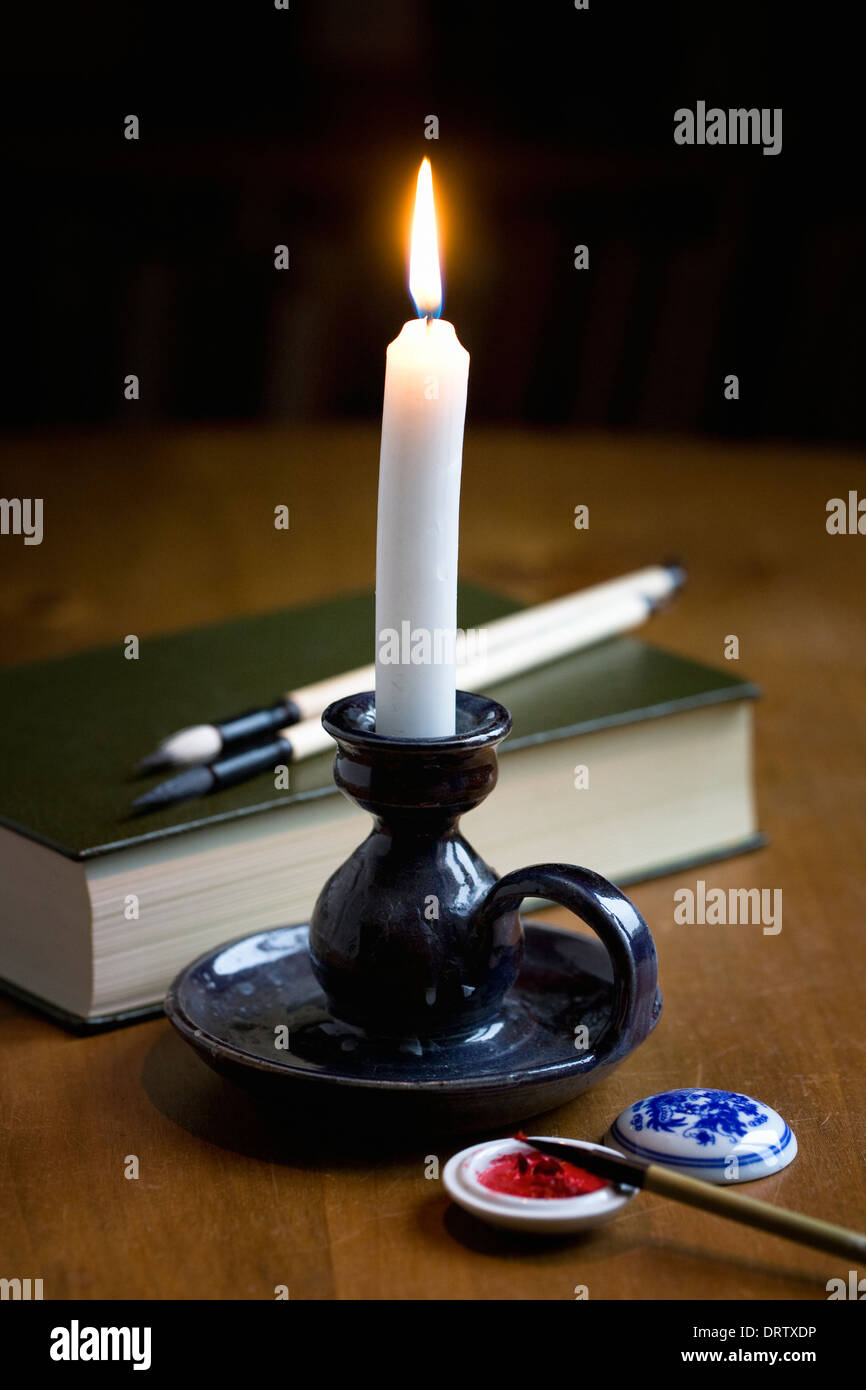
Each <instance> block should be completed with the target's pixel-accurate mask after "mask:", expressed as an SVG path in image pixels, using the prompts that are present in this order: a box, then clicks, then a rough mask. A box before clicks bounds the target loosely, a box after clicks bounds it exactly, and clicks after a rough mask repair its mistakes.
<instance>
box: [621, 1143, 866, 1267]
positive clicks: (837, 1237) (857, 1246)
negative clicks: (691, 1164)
mask: <svg viewBox="0 0 866 1390" xmlns="http://www.w3.org/2000/svg"><path fill="white" fill-rule="evenodd" d="M643 1186H644V1191H646V1192H657V1193H658V1194H659V1196H661V1197H669V1198H671V1199H672V1200H673V1201H675V1202H685V1203H687V1204H688V1205H689V1206H691V1207H700V1208H701V1210H702V1211H711V1212H714V1213H715V1215H716V1216H725V1217H727V1218H728V1220H729V1221H739V1222H741V1223H742V1224H743V1225H744V1226H756V1227H757V1228H758V1229H759V1230H762V1231H772V1232H773V1234H774V1235H777V1236H784V1237H785V1238H786V1239H787V1240H797V1241H799V1242H800V1243H801V1245H814V1246H815V1247H816V1249H818V1250H827V1251H829V1252H830V1254H831V1255H843V1256H845V1257H846V1258H851V1259H855V1260H861V1261H862V1260H864V1259H866V1236H863V1235H860V1234H859V1232H857V1231H849V1230H847V1229H846V1228H845V1227H844V1226H834V1225H833V1224H832V1223H831V1222H829V1221H819V1220H818V1219H817V1218H816V1217H814V1216H801V1215H800V1213H799V1212H796V1211H788V1210H787V1208H786V1207H774V1206H773V1205H772V1204H771V1203H770V1202H759V1201H758V1200H757V1199H756V1198H755V1197H744V1196H743V1195H742V1194H741V1193H739V1192H732V1191H731V1190H730V1188H727V1187H716V1186H715V1185H714V1184H713V1183H708V1182H704V1181H702V1180H701V1179H699V1178H687V1177H685V1176H684V1175H683V1174H682V1173H675V1172H673V1171H672V1170H671V1169H670V1168H663V1167H662V1166H661V1165H660V1164H658V1163H650V1164H648V1165H647V1168H646V1176H645V1178H644V1184H643Z"/></svg>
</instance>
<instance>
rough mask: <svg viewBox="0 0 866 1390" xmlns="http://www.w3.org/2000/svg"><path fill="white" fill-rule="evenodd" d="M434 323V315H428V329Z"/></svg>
mask: <svg viewBox="0 0 866 1390" xmlns="http://www.w3.org/2000/svg"><path fill="white" fill-rule="evenodd" d="M432 322H433V315H432V314H428V315H427V327H428V328H429V327H430V325H431V323H432Z"/></svg>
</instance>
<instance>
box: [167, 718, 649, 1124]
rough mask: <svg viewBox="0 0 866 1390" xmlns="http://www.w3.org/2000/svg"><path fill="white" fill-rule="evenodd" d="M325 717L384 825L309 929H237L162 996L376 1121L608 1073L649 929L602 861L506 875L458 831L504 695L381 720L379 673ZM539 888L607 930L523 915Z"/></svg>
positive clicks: (356, 793) (275, 1079)
mask: <svg viewBox="0 0 866 1390" xmlns="http://www.w3.org/2000/svg"><path fill="white" fill-rule="evenodd" d="M322 722H323V724H324V726H325V728H326V729H327V730H328V732H329V733H330V734H332V735H333V737H334V740H335V742H336V744H337V755H336V758H335V762H334V780H335V782H336V784H337V786H338V787H339V788H340V790H341V791H343V792H344V793H345V794H346V795H347V796H348V797H350V798H351V799H352V800H353V801H355V802H357V804H358V805H359V806H361V807H363V809H364V810H366V811H368V812H370V813H371V814H372V815H373V817H374V823H373V829H372V831H371V832H370V834H369V835H368V836H367V838H366V839H365V840H364V841H363V843H362V844H361V845H359V846H358V848H357V849H356V850H355V852H354V853H353V854H352V855H351V856H350V857H349V859H347V860H346V862H345V863H344V864H343V865H341V867H340V868H339V869H337V871H336V872H335V873H334V874H332V875H331V877H330V878H329V879H328V881H327V883H326V884H325V886H324V887H323V889H322V891H321V893H320V894H319V898H318V900H317V902H316V905H315V907H314V909H313V914H312V917H311V919H310V924H309V927H307V926H306V925H304V926H297V927H286V928H282V929H280V930H277V931H271V932H264V933H259V934H258V935H256V936H249V937H244V938H241V939H240V940H239V941H236V942H234V943H232V944H230V945H228V946H225V947H221V948H219V949H218V950H217V951H215V952H211V953H209V954H208V955H206V956H203V957H202V958H201V959H200V960H198V961H196V962H195V963H194V964H193V965H191V966H189V967H188V969H187V970H185V971H183V973H182V974H181V975H180V976H178V978H177V980H175V982H174V984H173V986H172V988H171V990H170V992H169V995H168V999H167V1001H166V1012H167V1013H168V1016H169V1018H170V1019H171V1021H172V1023H173V1024H174V1025H175V1027H176V1028H177V1029H178V1031H179V1032H180V1033H181V1034H182V1036H183V1037H185V1038H186V1040H187V1041H188V1042H189V1043H190V1044H191V1045H192V1046H193V1047H194V1048H195V1049H196V1050H197V1051H198V1052H199V1053H200V1054H201V1055H202V1056H203V1057H204V1059H205V1060H206V1061H207V1062H209V1063H210V1064H211V1065H212V1066H214V1067H216V1069H217V1070H218V1071H221V1072H224V1073H225V1074H226V1075H229V1076H232V1077H233V1078H234V1079H235V1080H237V1081H240V1082H241V1083H242V1084H243V1085H246V1086H252V1087H253V1088H254V1089H259V1088H264V1089H265V1090H266V1091H268V1092H273V1093H274V1094H280V1095H282V1096H284V1097H286V1098H288V1099H290V1100H291V1102H292V1103H293V1104H294V1105H298V1106H311V1107H312V1108H313V1109H314V1110H316V1111H317V1112H318V1113H319V1115H320V1116H321V1115H323V1114H326V1113H327V1112H328V1110H329V1108H330V1107H333V1113H335V1114H339V1115H340V1117H341V1118H342V1119H343V1120H345V1118H346V1117H347V1116H348V1115H349V1114H353V1115H354V1116H355V1117H356V1119H357V1120H358V1121H360V1122H362V1123H363V1124H364V1125H367V1126H369V1125H373V1126H375V1125H379V1124H385V1123H390V1122H392V1121H395V1122H397V1123H399V1124H400V1125H402V1126H403V1127H404V1128H405V1127H413V1126H414V1125H416V1124H418V1123H422V1124H423V1125H424V1126H425V1127H426V1128H427V1129H428V1130H429V1129H430V1128H433V1129H437V1128H438V1129H452V1130H457V1131H460V1130H467V1129H475V1130H483V1129H484V1128H486V1127H489V1126H491V1125H494V1124H502V1123H511V1122H512V1121H515V1120H518V1119H523V1118H525V1117H526V1116H528V1115H533V1114H537V1113H539V1112H540V1111H542V1110H545V1109H548V1108H549V1107H551V1106H554V1105H559V1104H560V1103H561V1102H562V1101H565V1100H568V1099H570V1098H571V1097H572V1096H574V1095H577V1094H578V1093H579V1092H580V1091H582V1090H584V1089H585V1088H586V1087H587V1086H589V1085H591V1084H592V1083H593V1082H595V1081H597V1080H599V1078H600V1077H602V1076H604V1075H606V1074H607V1073H608V1072H609V1071H610V1070H611V1068H612V1067H614V1066H616V1064H617V1063H618V1062H620V1061H621V1060H622V1058H623V1057H625V1056H626V1055H627V1054H628V1053H629V1052H631V1051H632V1049H633V1048H635V1047H637V1045H638V1044H639V1043H640V1042H642V1041H643V1039H644V1038H646V1037H647V1036H648V1034H649V1033H650V1032H651V1030H652V1028H653V1027H654V1026H655V1023H656V1020H657V1019H658V1015H659V1012H660V1010H661V995H660V993H659V991H658V982H657V974H656V952H655V946H654V944H653V939H652V936H651V934H650V930H649V927H648V926H647V924H646V922H645V921H644V920H643V918H642V917H641V915H640V913H639V912H638V910H637V908H636V907H635V906H634V904H633V903H631V902H630V901H629V899H628V898H627V897H625V895H624V894H623V893H621V892H620V891H619V889H618V888H615V887H614V885H613V884H612V883H608V882H607V880H606V879H603V878H601V877H600V876H599V875H598V874H595V873H593V872H592V871H591V870H589V869H582V868H578V867H576V866H575V865H572V864H536V865H533V866H532V867H530V868H526V869H518V870H516V871H515V872H513V873H510V874H507V875H506V876H505V877H504V878H497V876H496V873H495V872H494V870H493V869H491V868H490V866H489V865H488V864H486V863H485V862H484V860H483V859H482V858H481V856H480V855H479V854H477V853H476V851H475V850H474V849H473V848H472V846H471V845H470V844H469V843H468V841H467V840H466V839H464V837H463V835H462V833H461V831H460V828H459V820H460V817H461V816H462V815H463V813H464V812H466V811H470V810H471V809H472V808H473V807H474V806H477V805H478V804H479V803H480V802H481V801H482V800H483V799H484V797H485V796H487V795H488V794H489V793H490V792H491V791H492V790H493V788H494V787H495V785H496V776H497V763H496V745H497V744H498V743H500V742H501V741H502V739H503V738H505V736H506V735H507V733H508V731H509V729H510V727H511V717H510V715H509V713H508V711H507V710H506V709H504V708H503V706H502V705H499V704H497V703H496V702H495V701H494V700H488V699H486V698H485V697H484V696H481V695H470V694H467V693H466V692H465V691H458V693H457V731H456V733H454V734H453V735H450V736H448V737H444V738H432V739H408V738H388V737H385V736H383V735H381V734H377V733H376V728H375V706H374V696H373V693H372V692H370V691H368V692H366V693H364V694H361V695H354V696H351V697H349V698H348V699H344V700H338V701H337V702H336V703H335V704H333V705H331V706H329V708H328V709H327V710H326V711H325V714H324V715H323V719H322ZM530 813H531V807H528V808H527V814H530ZM532 897H536V898H537V897H542V898H552V899H553V900H554V901H555V902H557V903H560V904H562V906H564V907H568V908H570V909H571V910H572V911H573V912H575V913H576V914H577V916H578V917H580V918H582V919H583V921H585V922H586V923H587V924H588V925H589V926H590V927H591V928H592V930H593V931H594V932H595V934H596V936H597V937H598V940H597V941H594V940H591V939H587V938H586V937H583V936H578V935H575V934H574V933H571V932H567V931H562V930H556V929H553V928H548V927H540V926H534V925H533V926H532V927H530V928H528V929H527V930H526V931H524V928H523V925H522V923H521V920H520V904H521V902H522V901H523V899H524V898H532Z"/></svg>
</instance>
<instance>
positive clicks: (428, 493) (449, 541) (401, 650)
mask: <svg viewBox="0 0 866 1390" xmlns="http://www.w3.org/2000/svg"><path fill="white" fill-rule="evenodd" d="M409 289H410V291H411V294H412V298H413V299H414V301H415V306H416V308H417V310H418V314H419V316H420V317H419V318H417V319H415V320H413V321H411V322H409V323H406V324H404V325H403V330H402V332H401V333H400V336H399V337H398V338H396V339H395V340H394V342H393V343H391V344H390V346H389V348H388V354H387V366H386V370H385V404H384V408H383V414H382V448H381V454H380V459H379V518H378V532H377V540H376V732H377V733H380V734H388V735H391V736H392V737H403V738H435V737H440V736H442V735H446V734H453V733H454V715H455V692H456V688H457V674H456V661H455V652H454V643H455V637H456V630H457V537H458V526H459V510H460V468H461V463H462V456H463V424H464V418H465V415H466V383H467V378H468V375H469V353H468V352H467V351H466V349H465V348H463V347H461V345H460V343H459V342H458V341H457V335H456V333H455V332H454V329H453V327H452V325H451V324H450V323H445V322H444V321H443V320H442V319H438V318H436V315H437V314H438V313H439V310H440V308H441V304H442V282H441V277H440V270H439V250H438V243H437V236H436V217H435V211H434V207H433V179H432V174H431V171H430V161H429V160H427V159H425V160H424V161H423V163H422V165H421V169H420V171H419V173H418V186H417V190H416V195H415V215H414V219H413V224H412V247H411V255H410V264H409Z"/></svg>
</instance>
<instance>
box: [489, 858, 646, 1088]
mask: <svg viewBox="0 0 866 1390" xmlns="http://www.w3.org/2000/svg"><path fill="white" fill-rule="evenodd" d="M530 897H535V898H550V899H552V901H553V902H555V903H558V904H559V905H561V906H562V907H567V908H569V910H570V911H571V912H574V913H575V914H576V915H577V916H578V917H579V918H580V919H581V921H583V922H585V923H586V925H587V926H588V927H591V928H592V930H593V931H594V932H595V934H596V936H597V937H598V938H599V940H600V941H601V942H602V944H603V946H604V947H605V948H606V950H607V953H608V955H609V956H610V959H611V964H612V966H613V991H614V996H613V1003H612V1007H611V1011H610V1019H609V1022H608V1025H607V1027H606V1029H605V1030H604V1032H603V1033H602V1035H601V1036H600V1037H599V1038H597V1039H596V1040H595V1043H594V1045H593V1047H592V1049H589V1048H588V1049H587V1051H586V1055H585V1057H584V1058H583V1063H584V1065H585V1067H586V1068H587V1070H589V1069H590V1068H596V1067H598V1066H599V1065H605V1066H607V1065H610V1066H613V1065H615V1064H616V1063H617V1062H618V1061H620V1059H621V1058H622V1057H623V1056H625V1054H626V1053H628V1052H630V1051H631V1050H632V1048H633V1047H634V1046H635V1040H636V1039H639V1038H644V1037H646V1035H647V1033H648V1032H649V1031H650V1029H651V1028H652V1026H653V1024H654V1023H655V1021H656V1019H657V1018H658V1015H659V1013H660V1011H661V1007H662V996H661V991H660V990H659V987H658V964H657V958H656V949H655V944H654V942H653V939H652V936H651V934H650V929H649V927H648V926H647V924H646V922H645V921H644V919H643V917H642V916H641V914H640V913H639V912H638V910H637V908H636V907H635V905H634V903H632V902H631V901H630V899H629V898H627V897H626V896H625V894H624V893H621V892H620V890H619V889H618V888H616V887H615V886H614V885H613V884H612V883H609V882H608V880H607V879H605V878H602V877H601V875H600V874H596V873H594V872H593V871H592V870H591V869H582V868H578V867H577V866H576V865H574V864H535V865H533V866H532V867H531V868H527V869H515V870H514V872H513V873H510V874H506V875H505V877H504V878H501V879H499V881H498V882H497V883H495V884H494V885H493V887H492V888H491V889H490V891H489V892H488V894H487V896H486V898H485V899H484V901H483V903H482V904H481V906H480V908H479V909H478V911H477V913H476V917H475V924H476V928H477V929H478V930H479V931H480V933H481V934H482V936H484V937H491V936H492V937H495V928H496V923H497V921H498V920H499V919H500V918H501V917H503V916H511V915H512V914H514V913H516V912H517V911H518V910H519V908H520V904H521V902H522V901H523V899H524V898H530ZM580 1022H581V1020H580V1019H575V1020H574V1024H575V1031H576V1029H577V1026H578V1025H579V1024H580Z"/></svg>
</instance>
